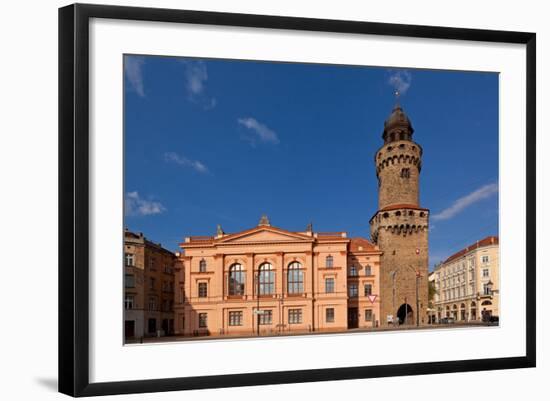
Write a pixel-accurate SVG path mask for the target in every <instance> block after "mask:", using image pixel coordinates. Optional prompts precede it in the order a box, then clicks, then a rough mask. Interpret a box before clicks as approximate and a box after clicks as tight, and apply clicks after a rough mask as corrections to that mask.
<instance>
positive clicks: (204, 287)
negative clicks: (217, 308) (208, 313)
mask: <svg viewBox="0 0 550 401" xmlns="http://www.w3.org/2000/svg"><path fill="white" fill-rule="evenodd" d="M207 296H208V283H199V298H206V297H207Z"/></svg>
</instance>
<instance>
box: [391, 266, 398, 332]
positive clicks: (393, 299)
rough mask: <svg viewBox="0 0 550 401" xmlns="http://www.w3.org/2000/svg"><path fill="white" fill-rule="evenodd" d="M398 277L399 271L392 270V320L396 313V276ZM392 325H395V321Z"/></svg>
mask: <svg viewBox="0 0 550 401" xmlns="http://www.w3.org/2000/svg"><path fill="white" fill-rule="evenodd" d="M396 275H397V271H396V270H392V271H391V272H390V276H391V278H392V305H393V307H392V319H393V314H394V313H395V276H396ZM392 325H393V320H392Z"/></svg>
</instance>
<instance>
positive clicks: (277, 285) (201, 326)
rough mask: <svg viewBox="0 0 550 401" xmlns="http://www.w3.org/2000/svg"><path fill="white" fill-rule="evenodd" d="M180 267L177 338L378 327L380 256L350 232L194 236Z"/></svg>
mask: <svg viewBox="0 0 550 401" xmlns="http://www.w3.org/2000/svg"><path fill="white" fill-rule="evenodd" d="M180 246H181V248H182V249H183V252H182V254H181V255H180V257H179V265H178V267H177V269H176V282H177V286H178V288H177V295H176V297H177V299H176V303H175V307H174V313H175V322H176V323H175V334H176V335H183V336H198V335H213V336H221V335H248V336H251V335H273V334H289V333H308V332H318V331H325V332H328V331H344V330H348V329H354V328H363V329H364V328H372V327H376V326H377V325H378V324H379V319H380V317H379V308H380V306H379V302H380V300H379V297H378V294H379V267H380V266H379V263H380V262H379V261H380V254H381V252H380V251H379V249H378V248H377V247H376V246H375V245H373V244H372V243H371V242H370V241H368V240H366V239H363V238H348V237H347V235H346V233H345V232H331V233H322V232H314V231H313V229H312V227H311V225H310V226H308V228H307V229H306V230H304V231H302V232H292V231H287V230H283V229H281V228H277V227H274V226H272V225H271V224H270V222H269V220H268V218H267V217H266V216H263V217H262V218H261V220H260V222H259V224H258V225H257V226H256V227H253V228H251V229H249V230H245V231H241V232H237V233H232V234H226V233H224V232H223V231H222V230H221V228H220V227H218V232H217V235H215V236H208V237H188V238H185V242H183V243H182V244H181V245H180Z"/></svg>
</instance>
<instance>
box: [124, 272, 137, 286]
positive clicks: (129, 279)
mask: <svg viewBox="0 0 550 401" xmlns="http://www.w3.org/2000/svg"><path fill="white" fill-rule="evenodd" d="M124 286H125V287H126V288H134V287H135V286H136V279H135V276H134V275H133V274H126V276H124Z"/></svg>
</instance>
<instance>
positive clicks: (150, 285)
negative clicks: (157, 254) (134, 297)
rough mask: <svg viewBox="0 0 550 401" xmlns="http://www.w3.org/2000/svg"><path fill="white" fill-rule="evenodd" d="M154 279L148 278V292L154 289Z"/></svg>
mask: <svg viewBox="0 0 550 401" xmlns="http://www.w3.org/2000/svg"><path fill="white" fill-rule="evenodd" d="M155 284H156V283H155V278H154V277H149V289H150V290H154V289H155Z"/></svg>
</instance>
